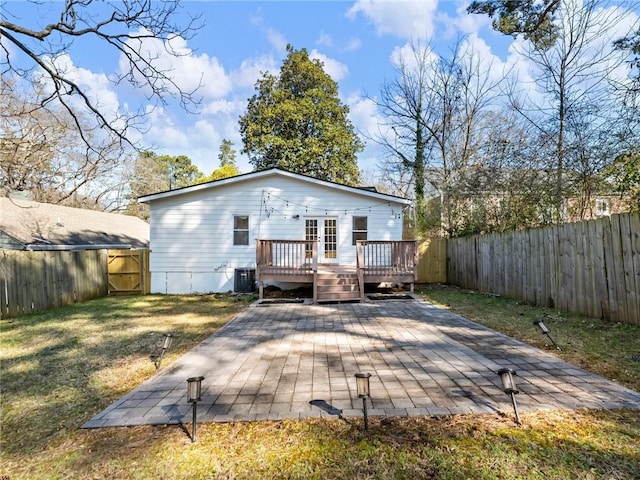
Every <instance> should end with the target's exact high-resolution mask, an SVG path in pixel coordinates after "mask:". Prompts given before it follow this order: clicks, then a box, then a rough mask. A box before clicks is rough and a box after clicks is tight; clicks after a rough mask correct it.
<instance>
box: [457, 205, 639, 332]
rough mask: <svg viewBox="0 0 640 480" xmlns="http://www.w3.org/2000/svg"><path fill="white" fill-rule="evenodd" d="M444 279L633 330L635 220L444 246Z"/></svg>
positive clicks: (492, 236)
mask: <svg viewBox="0 0 640 480" xmlns="http://www.w3.org/2000/svg"><path fill="white" fill-rule="evenodd" d="M447 252H448V260H449V261H448V282H449V283H451V284H454V285H458V286H461V287H464V288H470V289H475V290H480V291H482V292H491V293H497V294H501V295H506V296H509V297H513V298H518V299H521V300H525V301H527V302H529V303H531V304H534V305H537V306H553V307H554V308H558V309H560V310H565V311H569V312H575V313H581V314H583V315H587V316H590V317H594V318H603V319H606V320H614V321H620V322H626V323H631V324H635V325H639V326H640V215H639V214H623V215H612V216H611V217H605V218H601V219H598V220H589V221H585V222H579V223H570V224H565V225H559V226H554V227H547V228H540V229H534V230H526V231H521V232H510V233H501V234H489V235H480V236H475V237H469V238H454V239H449V241H448V247H447Z"/></svg>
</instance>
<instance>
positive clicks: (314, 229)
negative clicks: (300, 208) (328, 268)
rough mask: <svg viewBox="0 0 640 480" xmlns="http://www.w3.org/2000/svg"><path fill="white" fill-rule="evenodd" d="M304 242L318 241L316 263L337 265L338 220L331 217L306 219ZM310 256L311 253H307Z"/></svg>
mask: <svg viewBox="0 0 640 480" xmlns="http://www.w3.org/2000/svg"><path fill="white" fill-rule="evenodd" d="M304 228H305V232H304V234H305V240H317V241H318V262H319V263H338V219H337V218H331V217H321V218H306V219H305V223H304ZM307 256H308V257H310V256H311V251H310V250H309V251H307Z"/></svg>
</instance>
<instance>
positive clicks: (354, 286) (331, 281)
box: [316, 272, 360, 302]
mask: <svg viewBox="0 0 640 480" xmlns="http://www.w3.org/2000/svg"><path fill="white" fill-rule="evenodd" d="M316 288H317V295H318V296H317V300H318V302H332V301H351V300H360V288H359V286H358V276H357V275H356V274H355V273H343V272H341V273H337V272H334V273H319V274H318V277H317V283H316Z"/></svg>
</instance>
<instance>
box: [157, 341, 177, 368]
mask: <svg viewBox="0 0 640 480" xmlns="http://www.w3.org/2000/svg"><path fill="white" fill-rule="evenodd" d="M172 343H173V334H171V333H165V334H164V335H163V338H162V350H161V351H160V355H158V359H157V360H156V370H157V369H159V368H160V364H161V363H162V358H163V357H164V354H165V353H166V351H167V350H169V349H170V348H171V344H172Z"/></svg>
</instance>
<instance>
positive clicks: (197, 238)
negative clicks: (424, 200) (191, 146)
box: [150, 177, 403, 294]
mask: <svg viewBox="0 0 640 480" xmlns="http://www.w3.org/2000/svg"><path fill="white" fill-rule="evenodd" d="M402 208H403V205H402V204H399V203H393V202H387V201H386V200H383V199H379V198H375V197H371V196H366V195H364V194H362V195H361V194H358V193H350V192H346V191H341V190H340V189H334V188H330V187H324V186H322V185H316V184H313V183H312V182H304V181H298V180H296V179H291V178H284V177H267V178H258V179H249V180H245V181H242V182H238V183H236V184H232V185H219V186H216V187H212V188H210V189H203V190H200V191H197V192H191V193H185V194H183V195H177V196H174V197H169V198H165V199H159V200H154V201H151V258H150V270H151V291H152V292H154V293H175V294H184V293H207V292H227V291H233V289H234V274H235V270H236V269H255V267H256V255H255V253H256V239H258V238H259V239H277V240H304V238H305V218H311V217H313V218H319V219H322V218H326V217H331V218H336V219H337V228H338V263H340V264H341V265H355V263H356V252H355V246H353V245H352V219H353V216H366V217H367V223H368V225H367V226H368V232H367V238H368V239H369V240H401V239H402V224H403V219H402ZM236 215H248V216H249V245H234V244H233V228H234V216H236Z"/></svg>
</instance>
